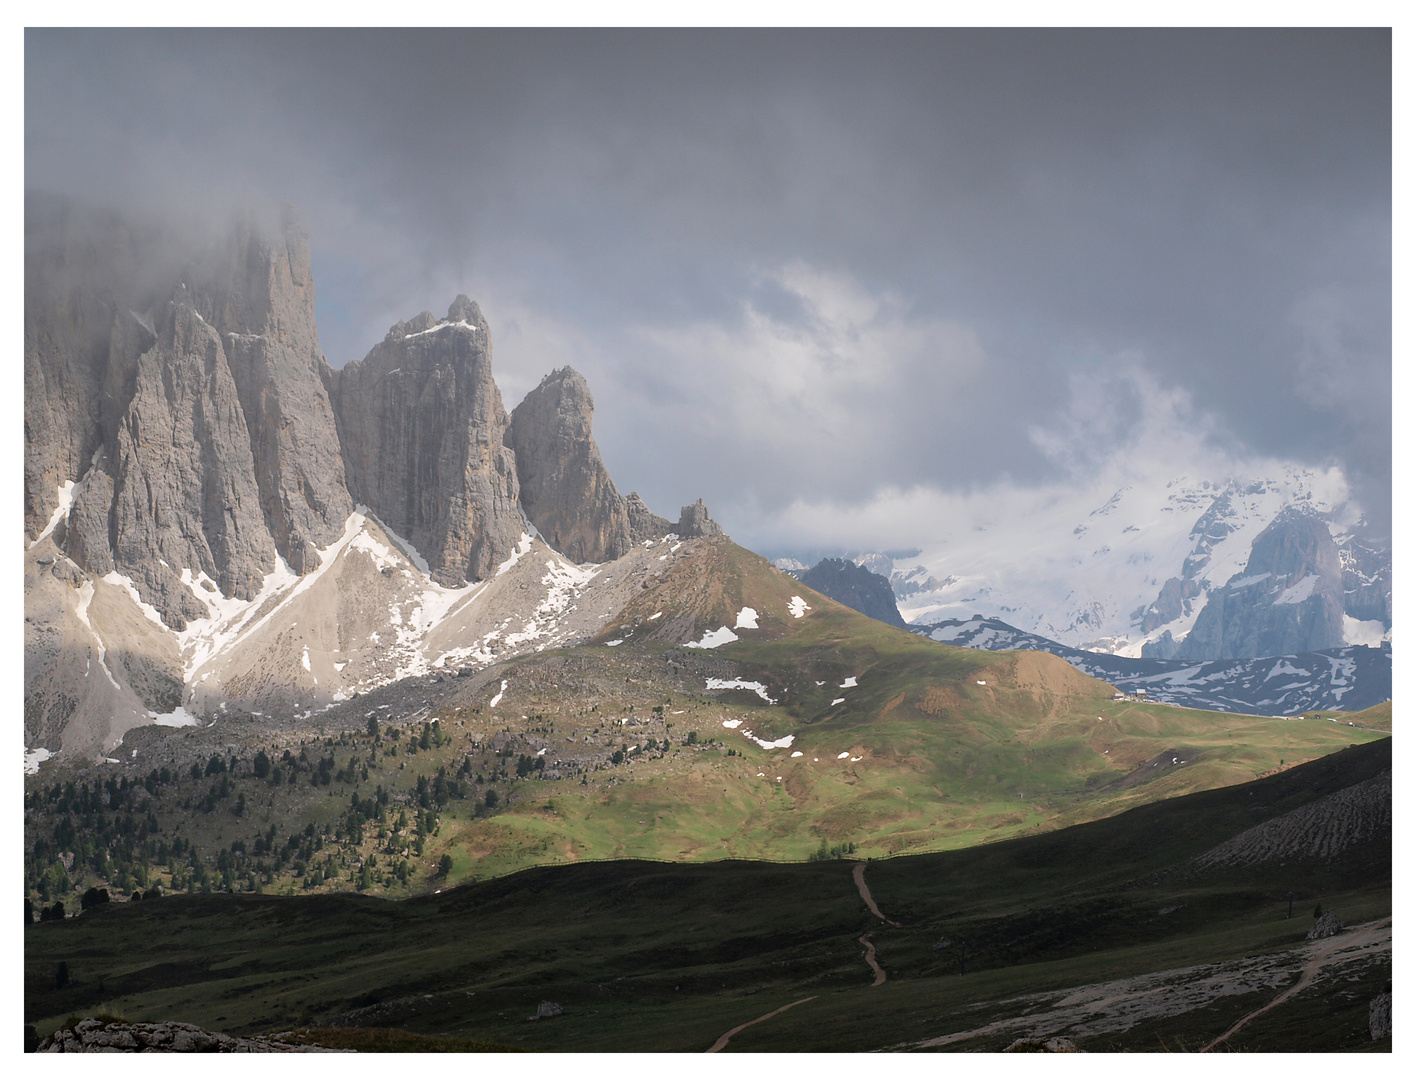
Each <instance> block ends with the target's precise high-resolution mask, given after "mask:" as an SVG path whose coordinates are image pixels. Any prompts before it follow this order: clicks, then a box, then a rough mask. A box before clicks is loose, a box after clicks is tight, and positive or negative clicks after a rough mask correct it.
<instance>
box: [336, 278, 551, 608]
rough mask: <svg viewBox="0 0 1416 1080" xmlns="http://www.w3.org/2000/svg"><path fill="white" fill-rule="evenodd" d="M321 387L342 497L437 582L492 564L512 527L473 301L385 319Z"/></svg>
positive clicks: (506, 467)
mask: <svg viewBox="0 0 1416 1080" xmlns="http://www.w3.org/2000/svg"><path fill="white" fill-rule="evenodd" d="M329 384H330V398H331V400H332V401H333V403H334V410H335V419H336V422H337V424H338V428H339V434H340V445H341V447H342V449H343V453H344V468H345V476H346V479H347V481H348V485H349V490H350V493H351V494H352V495H353V496H354V498H355V499H356V500H358V501H359V502H362V503H364V504H366V505H367V506H368V507H369V508H370V509H371V510H372V511H373V512H374V513H375V514H376V515H377V516H378V518H379V520H380V521H382V522H383V523H384V524H385V525H386V526H387V527H388V528H390V529H392V530H393V531H394V532H396V533H398V534H399V535H400V536H402V537H403V538H404V539H406V540H407V541H408V542H409V543H411V544H412V545H413V546H414V547H415V548H417V550H418V551H419V552H420V553H421V555H422V557H423V558H424V559H426V560H427V563H428V566H429V568H430V570H431V572H432V576H433V579H434V580H435V581H437V582H438V583H439V584H442V585H448V586H456V585H461V584H463V583H464V582H465V581H468V580H480V579H482V578H484V577H486V576H487V575H488V574H489V573H491V572H492V571H494V570H495V569H496V567H497V564H498V563H500V562H502V561H503V560H505V559H506V558H507V557H508V556H509V555H510V553H511V552H512V550H513V548H514V547H515V546H516V543H517V541H518V540H519V538H520V536H521V533H522V530H523V527H524V525H523V521H522V517H521V509H520V506H519V503H518V496H519V485H518V483H517V478H516V459H515V455H514V454H513V453H512V451H511V449H510V447H508V446H506V445H505V444H504V437H505V435H506V430H507V426H508V425H509V423H510V418H509V417H508V416H507V414H506V410H505V409H504V408H502V400H501V393H500V392H499V391H498V390H497V384H496V382H495V381H493V379H492V352H491V343H490V342H489V340H488V334H487V321H486V319H484V318H483V317H482V312H481V311H480V309H478V307H477V305H476V304H474V303H473V302H472V301H471V300H469V299H467V297H465V296H459V297H458V298H457V299H456V300H454V301H453V303H452V306H451V307H450V308H449V309H448V315H447V318H446V319H443V320H441V321H439V320H438V319H436V318H434V317H433V315H432V313H431V312H427V311H425V312H423V313H422V314H421V315H419V316H417V317H416V318H415V319H412V320H411V321H409V322H400V323H397V324H396V325H394V326H393V327H392V328H391V329H390V330H389V332H388V335H387V336H386V337H385V338H384V340H383V341H382V342H380V343H379V344H378V345H376V346H374V348H373V349H372V350H371V351H370V353H369V355H368V356H366V357H365V358H364V359H363V360H360V361H355V362H354V363H351V364H349V365H347V366H346V367H345V368H344V369H343V370H342V371H339V372H334V373H331V375H330V377H329Z"/></svg>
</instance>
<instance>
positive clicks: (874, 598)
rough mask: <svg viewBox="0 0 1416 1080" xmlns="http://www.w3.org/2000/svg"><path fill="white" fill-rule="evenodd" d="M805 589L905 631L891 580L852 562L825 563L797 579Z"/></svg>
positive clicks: (828, 561)
mask: <svg viewBox="0 0 1416 1080" xmlns="http://www.w3.org/2000/svg"><path fill="white" fill-rule="evenodd" d="M796 577H797V579H798V580H799V581H800V582H801V583H802V584H803V585H809V586H811V588H813V589H815V590H816V591H817V592H819V593H823V594H824V595H826V596H829V597H830V598H831V599H832V600H835V601H836V602H837V603H840V604H845V605H846V607H848V608H853V609H854V610H856V611H859V612H860V613H861V614H862V615H869V616H870V617H871V618H872V619H879V620H880V621H881V622H887V623H889V624H890V625H891V626H899V627H902V628H903V627H904V625H905V620H904V618H903V617H902V616H901V615H900V609H899V607H897V606H896V604H895V593H894V590H892V589H891V587H890V579H889V578H887V577H884V576H883V575H881V574H877V573H875V572H874V571H872V570H867V569H866V568H865V567H864V566H859V565H857V564H856V563H853V562H851V561H850V560H849V559H822V560H821V561H820V562H819V563H817V564H816V565H815V566H813V567H812V568H811V569H810V570H807V571H805V572H804V573H799V574H797V575H796Z"/></svg>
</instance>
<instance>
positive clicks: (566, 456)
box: [506, 367, 630, 563]
mask: <svg viewBox="0 0 1416 1080" xmlns="http://www.w3.org/2000/svg"><path fill="white" fill-rule="evenodd" d="M594 411H595V402H594V399H593V398H592V397H591V396H590V388H589V387H588V386H587V385H586V384H585V379H584V378H583V377H582V376H581V375H580V373H579V372H577V371H575V370H574V369H573V368H568V367H565V368H561V369H560V370H559V371H553V372H551V373H550V374H549V375H547V376H546V377H545V378H544V379H542V380H541V385H540V386H538V387H536V389H534V390H532V391H531V393H529V394H527V395H526V397H525V399H524V400H523V401H522V402H521V404H520V405H518V406H517V407H516V408H515V409H513V410H512V413H511V426H510V427H509V428H508V429H507V433H506V441H507V445H508V446H510V447H511V449H512V451H513V452H514V453H515V454H516V475H517V478H518V479H519V480H520V483H521V505H522V507H523V508H524V509H525V510H526V516H527V517H529V518H530V519H531V521H532V523H533V524H534V525H535V526H536V528H537V530H539V531H540V533H541V536H542V537H544V538H545V540H546V543H548V544H550V545H551V546H552V547H553V548H555V549H556V550H557V551H559V552H561V553H562V554H563V555H565V556H566V557H567V558H569V559H571V560H573V561H574V562H578V563H586V562H608V561H610V560H611V559H618V558H619V557H620V556H621V555H623V554H624V553H625V552H626V551H628V550H629V547H630V527H629V514H628V513H627V512H626V510H625V501H624V499H622V498H620V494H619V492H618V491H617V490H615V482H614V481H613V480H611V479H610V473H609V470H608V469H606V468H605V463H604V461H603V460H602V459H601V457H600V450H599V448H598V447H597V446H596V445H595V440H594V439H593V438H592V437H591V434H590V420H591V416H592V415H593V414H594Z"/></svg>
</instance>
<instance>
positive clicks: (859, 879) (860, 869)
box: [851, 862, 900, 926]
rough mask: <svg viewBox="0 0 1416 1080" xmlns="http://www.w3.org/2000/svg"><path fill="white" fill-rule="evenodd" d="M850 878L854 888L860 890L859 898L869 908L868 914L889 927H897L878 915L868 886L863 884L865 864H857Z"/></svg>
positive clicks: (889, 920)
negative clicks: (854, 885)
mask: <svg viewBox="0 0 1416 1080" xmlns="http://www.w3.org/2000/svg"><path fill="white" fill-rule="evenodd" d="M851 877H853V878H855V883H856V888H857V889H858V890H860V898H861V899H862V900H864V901H865V906H866V907H868V908H870V912H871V914H872V915H874V916H875V917H876V918H877V919H879V920H881V921H882V922H887V923H889V924H890V925H891V926H899V925H900V924H899V923H897V922H896V921H895V920H894V919H887V918H885V916H884V915H882V914H881V913H880V909H879V908H878V907H876V906H875V898H874V897H873V896H871V895H870V886H868V885H867V884H866V883H865V863H863V862H858V863H856V864H855V869H854V870H852V871H851Z"/></svg>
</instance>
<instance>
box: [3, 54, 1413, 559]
mask: <svg viewBox="0 0 1416 1080" xmlns="http://www.w3.org/2000/svg"><path fill="white" fill-rule="evenodd" d="M1391 116H1392V114H1391V36H1390V33H1389V32H1386V31H1380V30H1378V31H1366V30H1340V31H1317V30H1312V31H1270V30H1236V31H1185V30H1181V31H1082V30H1062V31H1014V30H998V31H985V30H939V31H891V30H865V31H862V30H850V31H713V32H702V31H699V32H694V31H633V32H628V31H611V30H594V31H588V30H587V31H508V30H457V31H432V30H429V31H422V30H418V31H333V30H302V31H146V30H128V31H73V30H46V31H36V30H31V31H28V32H27V33H26V37H25V182H26V187H27V188H28V189H34V190H48V191H55V192H59V193H62V194H67V195H72V196H75V197H78V198H82V199H86V200H91V201H97V202H105V203H111V204H115V205H120V206H125V207H131V208H133V209H134V210H136V211H139V212H144V213H158V214H162V213H171V212H175V208H181V210H182V212H184V213H199V214H200V213H206V214H210V215H220V214H224V213H227V212H229V210H230V208H232V207H235V206H237V205H245V204H259V203H263V202H269V201H283V202H289V203H293V204H295V205H296V206H297V207H299V208H300V209H301V211H302V212H303V213H304V214H305V216H306V217H307V219H308V221H309V224H310V228H311V234H312V244H313V248H314V259H315V272H316V281H317V285H318V288H319V307H318V309H317V310H318V314H319V317H320V334H321V341H322V343H323V345H324V348H325V350H326V352H327V353H328V355H329V356H330V359H331V362H332V363H335V364H336V365H338V364H342V363H344V362H346V361H348V360H349V359H351V358H353V357H355V356H360V355H362V354H363V353H364V352H366V351H367V349H368V348H369V347H370V346H371V345H372V344H373V343H374V342H376V341H377V340H379V339H380V338H381V337H382V335H383V333H384V331H385V330H386V329H387V327H388V326H389V325H390V324H391V323H393V322H394V321H395V320H397V319H399V318H402V317H407V316H409V315H411V314H413V313H416V312H417V311H419V310H421V309H423V308H430V309H432V310H434V311H438V312H441V311H442V310H443V309H444V308H445V305H446V304H447V303H448V301H449V300H450V299H451V298H452V296H453V295H454V293H455V292H457V291H467V292H469V293H470V294H471V295H473V296H475V297H476V298H477V299H479V300H480V301H481V302H482V304H483V307H484V310H485V311H486V314H487V316H488V319H489V320H490V322H491V324H492V328H493V335H494V341H495V342H496V346H497V354H496V365H497V371H498V380H499V382H500V383H501V385H502V388H503V391H504V393H505V394H506V395H507V397H508V398H509V401H508V404H509V405H510V404H514V403H515V400H517V399H519V397H520V395H521V394H522V393H524V392H525V391H526V390H527V389H529V388H530V387H531V386H532V385H534V384H535V382H536V381H537V380H538V379H539V377H540V376H541V375H542V374H544V373H545V372H546V371H548V370H550V369H551V368H552V367H556V366H560V365H561V364H564V363H571V364H573V365H574V366H576V367H577V368H579V369H580V370H582V371H583V372H584V374H585V375H586V377H587V378H588V379H589V380H590V384H591V387H592V388H593V390H594V392H595V396H596V404H597V420H596V431H597V435H598V437H599V439H600V442H601V444H602V447H603V449H604V452H605V455H606V458H607V460H608V461H609V464H610V466H611V469H612V471H613V473H614V475H615V476H616V479H617V481H618V482H619V483H620V484H621V485H623V486H624V487H625V488H637V489H638V490H640V491H641V492H642V493H643V494H644V495H645V496H646V498H648V499H649V501H650V503H651V505H655V506H656V507H657V508H659V509H660V510H661V512H669V511H672V510H674V509H675V508H676V507H677V505H678V504H679V503H680V502H686V501H688V500H689V499H691V498H693V497H695V496H697V495H703V496H705V497H706V498H707V499H708V501H709V505H710V506H713V507H714V508H715V513H717V514H718V516H720V517H723V518H725V520H726V522H727V524H728V525H729V527H730V529H732V530H734V531H735V532H736V533H737V534H738V535H739V536H740V537H742V538H746V539H751V538H752V537H753V536H754V535H756V533H755V532H754V530H759V531H760V529H761V527H762V526H761V523H762V522H763V521H764V520H765V519H766V517H768V516H770V515H771V514H772V513H773V511H774V510H775V509H778V508H780V507H782V506H783V505H785V504H786V503H788V502H790V501H791V500H793V499H808V500H818V501H820V500H826V501H834V502H837V503H839V504H841V505H843V506H849V505H852V504H863V503H865V502H866V501H868V500H869V498H870V497H871V495H872V494H873V493H874V492H875V491H877V490H878V489H879V488H881V487H882V486H894V487H900V488H905V487H909V486H911V485H927V486H928V485H932V486H934V487H937V488H940V489H943V490H960V489H966V488H969V487H976V486H978V485H983V484H989V483H998V482H1004V481H1007V482H1014V483H1029V482H1034V481H1041V480H1043V479H1045V478H1047V477H1049V476H1053V475H1055V474H1056V473H1057V472H1058V470H1059V469H1063V468H1064V466H1063V465H1061V464H1059V459H1058V457H1057V456H1056V455H1052V456H1049V455H1048V454H1046V453H1044V452H1043V450H1042V449H1041V448H1040V445H1039V443H1038V440H1037V439H1035V438H1033V437H1031V436H1030V434H1029V433H1030V432H1034V431H1036V430H1038V429H1039V428H1048V427H1055V426H1056V424H1057V421H1058V416H1059V410H1061V409H1062V408H1063V407H1064V406H1065V405H1066V404H1067V403H1068V402H1069V401H1073V400H1074V398H1075V394H1076V387H1077V385H1078V377H1079V374H1080V375H1085V374H1086V373H1087V372H1090V371H1096V372H1106V371H1107V370H1108V369H1111V368H1114V367H1115V366H1117V365H1122V364H1133V365H1138V366H1139V367H1140V368H1143V369H1144V370H1145V371H1146V372H1147V373H1148V378H1149V377H1153V379H1154V380H1158V384H1159V385H1163V386H1165V387H1170V388H1174V389H1176V390H1178V391H1181V392H1183V393H1184V394H1185V395H1187V400H1188V402H1189V405H1188V406H1187V407H1188V408H1192V409H1193V410H1197V411H1198V412H1199V413H1202V414H1204V416H1205V417H1207V418H1208V421H1212V422H1208V421H1207V422H1206V424H1205V430H1206V432H1207V436H1206V437H1207V438H1208V439H1209V440H1210V441H1211V442H1216V441H1217V442H1219V443H1222V444H1225V445H1228V446H1231V447H1232V448H1233V449H1234V450H1235V452H1236V453H1238V452H1243V453H1250V454H1257V455H1268V456H1275V457H1284V458H1288V459H1292V460H1295V461H1298V462H1301V463H1304V464H1309V465H1315V466H1316V465H1327V464H1333V463H1335V464H1339V465H1341V466H1342V467H1343V469H1344V470H1345V471H1346V472H1347V474H1348V476H1349V478H1351V479H1352V480H1353V482H1354V483H1355V484H1356V485H1357V489H1358V493H1359V497H1360V498H1361V501H1362V503H1363V505H1364V507H1365V508H1366V509H1367V511H1368V513H1369V515H1370V516H1371V517H1372V518H1373V519H1374V522H1375V523H1384V522H1385V521H1387V520H1388V519H1389V515H1390V500H1391V401H1390V383H1391V194H1392V193H1391ZM1096 385H1097V386H1098V387H1100V388H1104V387H1105V386H1106V385H1108V384H1106V383H1105V382H1104V381H1103V382H1098V383H1097V384H1096ZM1146 385H1151V383H1149V382H1148V383H1147V384H1146ZM1097 393H1105V390H1104V389H1098V390H1097ZM1127 400H1128V399H1127V397H1126V393H1125V392H1124V391H1118V397H1117V398H1116V400H1115V409H1116V410H1119V411H1121V412H1122V413H1123V414H1124V413H1125V412H1126V411H1127V410H1128V409H1130V408H1131V407H1130V406H1128V404H1127ZM1133 411H1135V412H1136V413H1139V412H1140V411H1141V410H1139V409H1134V410H1133ZM1126 428H1127V424H1126V420H1125V416H1124V415H1122V416H1121V418H1120V419H1119V420H1117V419H1112V420H1111V421H1109V422H1108V423H1106V424H1101V425H1098V426H1097V427H1096V428H1095V439H1096V441H1097V443H1098V445H1099V447H1100V449H1101V451H1104V450H1105V448H1106V447H1107V446H1111V445H1121V443H1122V442H1124V439H1125V438H1126V437H1127V431H1126V430H1125V429H1126Z"/></svg>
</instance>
